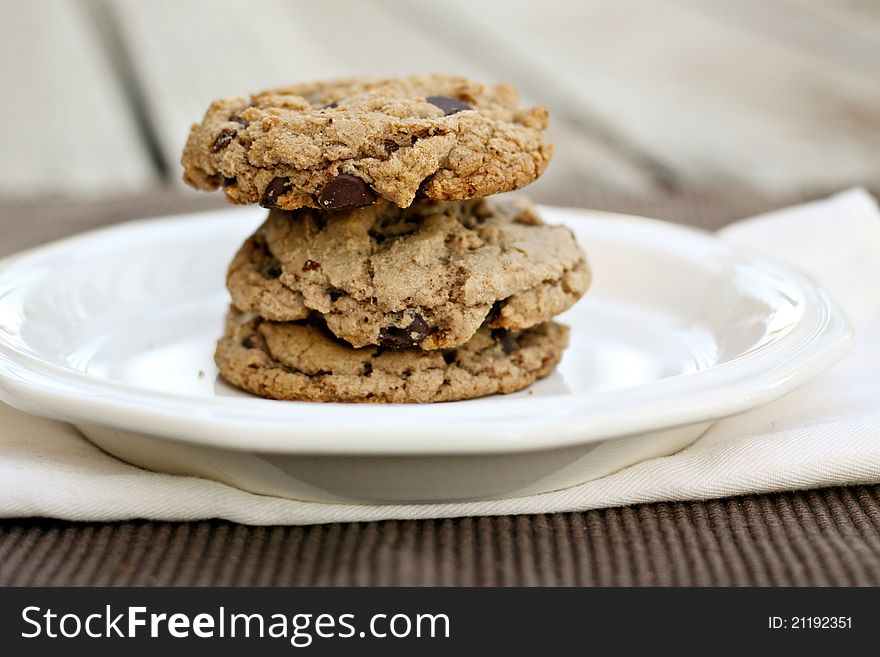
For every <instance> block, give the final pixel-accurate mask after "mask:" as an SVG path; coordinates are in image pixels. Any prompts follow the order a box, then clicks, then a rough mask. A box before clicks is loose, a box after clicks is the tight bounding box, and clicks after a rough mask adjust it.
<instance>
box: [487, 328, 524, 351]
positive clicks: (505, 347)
mask: <svg viewBox="0 0 880 657" xmlns="http://www.w3.org/2000/svg"><path fill="white" fill-rule="evenodd" d="M492 337H493V338H494V339H495V341H497V342H500V343H501V349H502V351H504V353H505V354H507V355H508V356H509V355H510V354H512V353H513V352H514V351H516V350H517V349H518V348H519V345H517V344H516V340H515V339H514V338H513V334H512V333H511V332H510V331H508V330H507V329H493V330H492Z"/></svg>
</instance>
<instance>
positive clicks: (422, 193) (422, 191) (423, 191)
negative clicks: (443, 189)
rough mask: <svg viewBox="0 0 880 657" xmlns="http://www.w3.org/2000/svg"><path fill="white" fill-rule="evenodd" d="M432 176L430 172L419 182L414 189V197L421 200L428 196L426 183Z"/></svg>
mask: <svg viewBox="0 0 880 657" xmlns="http://www.w3.org/2000/svg"><path fill="white" fill-rule="evenodd" d="M433 178H434V174H433V173H432V174H431V175H430V176H428V177H427V178H425V179H424V180H423V181H422V182H420V183H419V188H418V189H417V190H416V199H418V200H421V199H426V198H428V184H429V183H430V182H431V180H432V179H433Z"/></svg>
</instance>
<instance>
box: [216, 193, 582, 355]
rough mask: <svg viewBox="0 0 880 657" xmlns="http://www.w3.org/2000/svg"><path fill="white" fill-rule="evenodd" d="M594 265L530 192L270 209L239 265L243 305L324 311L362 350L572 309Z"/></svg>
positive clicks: (235, 294)
mask: <svg viewBox="0 0 880 657" xmlns="http://www.w3.org/2000/svg"><path fill="white" fill-rule="evenodd" d="M589 281H590V270H589V268H588V266H587V262H586V259H585V256H584V252H583V251H582V250H581V248H580V246H579V245H578V244H577V242H576V241H575V239H574V236H573V235H572V233H571V231H570V230H568V229H567V228H564V227H561V226H550V225H547V224H544V223H543V222H542V221H541V218H540V217H539V215H538V214H537V212H536V210H535V208H534V206H533V205H532V204H531V203H530V202H529V201H528V200H527V199H526V198H525V197H521V196H519V197H516V196H515V197H508V198H498V199H492V200H487V199H476V200H473V201H463V202H439V201H419V202H418V203H416V204H414V205H412V206H411V207H409V208H406V209H401V208H398V207H397V206H395V205H393V204H391V203H379V204H376V205H372V206H370V207H367V208H360V209H355V210H349V211H340V212H334V213H328V212H326V211H318V210H312V209H300V210H297V211H294V212H281V211H272V212H270V213H269V217H268V219H267V220H266V221H265V223H264V224H263V225H262V226H261V227H260V228H259V229H258V230H257V232H256V233H255V234H254V235H252V236H251V237H250V238H248V240H247V241H246V242H245V243H244V245H243V246H242V247H241V249H240V250H239V252H238V253H237V254H236V256H235V258H234V259H233V261H232V264H231V265H230V267H229V272H228V276H227V287H228V289H229V291H230V294H231V296H232V301H233V304H234V305H235V306H236V307H237V308H238V309H239V310H242V311H248V312H256V313H257V314H259V315H261V316H262V317H264V318H266V319H270V320H274V321H295V320H301V319H305V318H306V317H308V316H309V315H310V314H312V313H318V314H320V315H322V316H323V319H324V321H325V322H326V324H327V327H328V328H329V330H330V331H331V332H332V333H333V334H334V335H336V336H337V337H339V338H342V339H343V340H346V341H347V342H348V343H350V344H351V345H353V346H355V347H362V346H365V345H379V346H384V347H409V346H419V347H421V348H422V349H429V350H430V349H444V348H448V347H455V346H457V345H460V344H463V343H465V342H467V341H468V340H469V339H470V338H471V337H472V336H473V335H474V333H476V332H477V330H478V329H479V328H480V326H481V325H483V324H484V323H485V324H486V325H487V326H488V327H489V328H503V329H507V330H512V331H517V330H522V329H525V328H528V327H530V326H533V325H535V324H540V323H541V322H545V321H547V320H549V319H550V318H551V317H553V316H555V315H557V314H559V313H560V312H562V311H564V310H566V309H567V308H569V307H570V306H571V305H572V304H574V303H575V302H576V301H577V300H578V299H579V298H580V297H581V296H582V295H583V293H584V292H585V291H586V289H587V286H588V285H589Z"/></svg>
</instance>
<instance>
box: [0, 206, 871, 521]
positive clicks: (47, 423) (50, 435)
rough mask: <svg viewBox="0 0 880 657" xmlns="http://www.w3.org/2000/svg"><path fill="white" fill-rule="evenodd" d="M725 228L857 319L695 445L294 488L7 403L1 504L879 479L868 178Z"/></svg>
mask: <svg viewBox="0 0 880 657" xmlns="http://www.w3.org/2000/svg"><path fill="white" fill-rule="evenodd" d="M720 236H721V238H722V239H725V240H727V241H729V242H732V243H736V244H739V245H744V246H746V247H748V248H750V249H751V250H753V251H759V252H763V253H765V254H766V255H767V256H770V257H773V258H777V259H779V260H783V261H785V262H787V263H789V264H791V265H794V266H795V267H798V268H800V269H802V270H805V271H807V272H809V273H810V274H812V275H813V276H814V277H815V278H817V279H818V280H819V281H820V282H821V283H822V284H823V285H824V286H825V287H826V288H827V289H828V290H829V291H830V292H831V293H832V294H833V295H834V296H835V297H836V298H837V300H838V301H839V302H840V303H841V304H842V305H843V307H844V309H845V310H846V311H847V313H848V314H849V317H850V319H851V320H852V322H853V324H854V326H855V329H856V334H857V337H856V344H855V347H854V348H853V350H852V351H851V352H850V353H849V354H848V355H847V356H845V357H844V358H843V360H841V361H840V362H839V363H837V364H836V365H834V366H833V367H832V368H831V369H830V370H828V371H826V372H825V373H823V374H821V375H820V376H819V377H817V378H816V379H814V380H813V381H811V382H810V383H808V384H806V385H805V386H803V387H802V388H800V389H798V390H796V391H795V392H793V393H792V394H790V395H788V396H787V397H785V398H783V399H781V400H779V401H776V402H774V403H773V404H770V405H769V406H766V407H764V408H761V409H758V410H755V411H752V412H749V413H745V414H743V415H739V416H737V417H733V418H729V419H726V420H722V421H719V422H716V423H715V424H714V425H713V426H712V427H711V428H710V429H709V431H708V432H706V433H705V434H704V435H703V436H702V437H701V438H700V439H699V440H698V441H697V442H695V443H694V444H693V445H691V446H690V447H688V448H686V449H684V450H682V451H680V452H678V453H676V454H674V455H672V456H666V457H663V458H656V459H651V460H648V461H644V462H642V463H639V464H636V465H634V466H631V467H629V468H626V469H624V470H621V471H620V472H617V473H615V474H612V475H609V476H607V477H604V478H602V479H599V480H596V481H591V482H588V483H586V484H582V485H579V486H575V487H572V488H568V489H566V490H562V491H557V492H553V493H545V494H542V495H533V496H530V497H522V498H516V499H509V500H492V501H483V502H465V503H462V502H454V503H447V504H408V505H371V506H360V505H351V504H319V503H311V502H296V501H291V500H285V499H280V498H273V497H264V496H260V495H254V494H251V493H246V492H243V491H240V490H237V489H235V488H231V487H229V486H226V485H224V484H220V483H216V482H213V481H207V480H204V479H198V478H195V477H179V476H171V475H164V474H157V473H153V472H147V471H145V470H141V469H139V468H136V467H134V466H131V465H128V464H126V463H123V462H121V461H118V460H116V459H115V458H113V457H111V456H108V455H107V454H105V453H104V452H102V451H100V450H99V449H97V448H96V447H94V446H92V445H91V443H89V442H87V441H86V440H85V439H84V438H83V437H82V436H81V435H80V434H79V433H78V432H77V430H76V429H74V428H72V427H71V426H69V425H67V424H64V423H61V422H55V421H51V420H45V419H42V418H38V417H33V416H29V415H26V414H24V413H21V412H19V411H16V410H13V409H12V408H9V407H7V406H4V405H2V404H0V516H50V517H55V518H66V519H72V520H118V519H125V518H151V519H156V520H195V519H203V518H226V519H229V520H233V521H237V522H242V523H248V524H310V523H321V522H344V521H358V520H380V519H386V518H438V517H451V516H471V515H500V514H517V513H547V512H556V511H580V510H586V509H594V508H599V507H606V506H617V505H623V504H632V503H638V502H655V501H663V500H667V501H668V500H700V499H708V498H715V497H723V496H729V495H737V494H742V493H755V492H768V491H778V490H790V489H803V488H816V487H821V486H833V485H841V484H855V483H870V482H880V376H878V372H880V212H878V209H877V205H876V203H875V202H874V200H873V199H872V198H871V197H870V196H869V195H868V194H867V193H866V192H864V191H862V190H852V191H849V192H845V193H843V194H840V195H837V196H834V197H832V198H829V199H827V200H824V201H819V202H816V203H811V204H808V205H803V206H799V207H794V208H789V209H787V210H783V211H780V212H774V213H771V214H768V215H764V216H760V217H756V218H754V219H750V220H746V221H741V222H738V223H736V224H733V225H731V226H729V227H727V228H726V229H724V230H723V231H722V232H721V234H720Z"/></svg>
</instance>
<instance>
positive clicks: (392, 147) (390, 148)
mask: <svg viewBox="0 0 880 657" xmlns="http://www.w3.org/2000/svg"><path fill="white" fill-rule="evenodd" d="M382 143H383V145H384V146H385V152H386V153H388V155H391V154H392V153H393V152H394V151H396V150H397V149H399V148H400V145H399V144H398V143H397V142H396V141H391V140H390V139H386V140H385V141H384V142H382Z"/></svg>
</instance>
